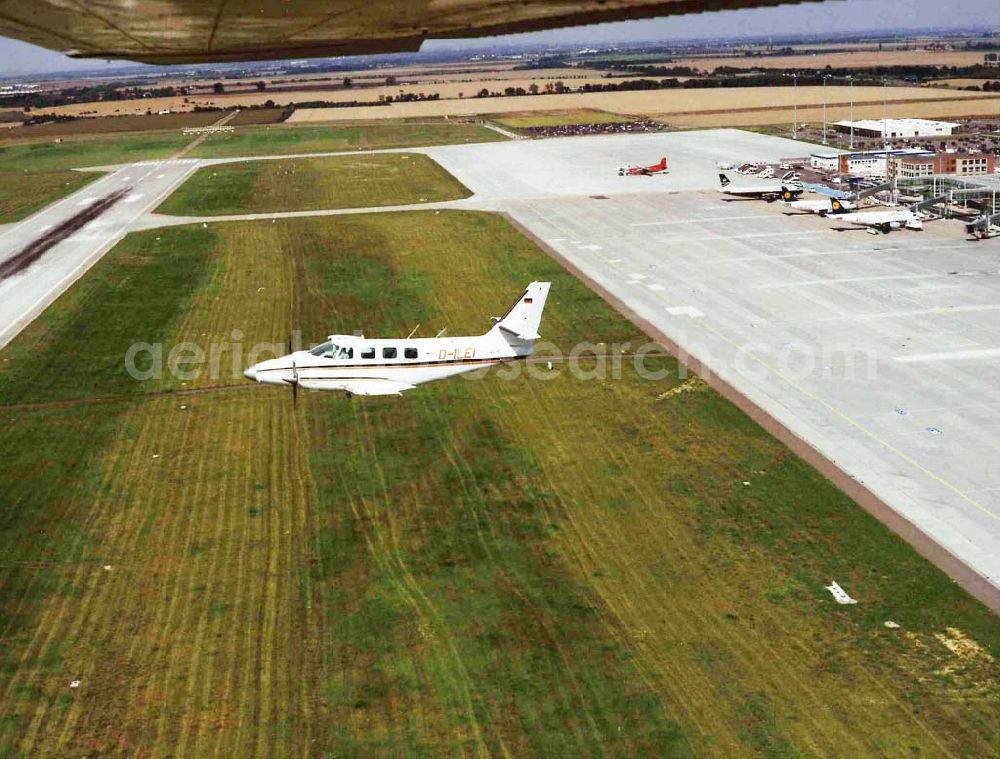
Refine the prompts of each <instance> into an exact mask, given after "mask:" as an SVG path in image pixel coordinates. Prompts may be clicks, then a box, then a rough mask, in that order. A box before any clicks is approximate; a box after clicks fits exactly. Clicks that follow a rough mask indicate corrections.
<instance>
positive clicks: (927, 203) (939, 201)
mask: <svg viewBox="0 0 1000 759" xmlns="http://www.w3.org/2000/svg"><path fill="white" fill-rule="evenodd" d="M934 206H941V211H939V212H938V216H947V214H948V196H947V195H938V196H937V197H936V198H928V199H927V200H921V201H920V202H919V203H914V204H913V205H912V206H910V210H911V211H913V212H914V213H916V212H917V211H926V210H928V209H930V208H933V207H934Z"/></svg>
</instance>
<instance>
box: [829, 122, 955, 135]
mask: <svg viewBox="0 0 1000 759" xmlns="http://www.w3.org/2000/svg"><path fill="white" fill-rule="evenodd" d="M852 124H853V126H854V130H853V131H854V136H855V137H880V138H882V139H885V140H891V139H892V138H893V137H947V136H948V135H950V134H952V133H954V131H955V130H956V129H957V128H958V127H959V126H961V124H955V123H953V122H951V121H931V120H930V119H861V120H860V121H854V122H851V121H838V122H836V123H834V125H833V128H834V129H836V130H837V131H838V132H843V133H845V134H846V133H849V132H851V131H852V130H851V125H852Z"/></svg>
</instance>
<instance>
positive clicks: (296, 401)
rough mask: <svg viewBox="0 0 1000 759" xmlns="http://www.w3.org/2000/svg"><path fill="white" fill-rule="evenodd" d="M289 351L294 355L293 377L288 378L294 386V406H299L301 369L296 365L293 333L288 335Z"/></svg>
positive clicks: (289, 382)
mask: <svg viewBox="0 0 1000 759" xmlns="http://www.w3.org/2000/svg"><path fill="white" fill-rule="evenodd" d="M288 352H289V353H290V354H291V356H292V378H291V379H286V380H285V382H287V383H288V384H289V385H291V386H292V408H298V406H299V370H298V367H297V366H296V365H295V353H294V352H293V351H292V335H291V333H289V335H288Z"/></svg>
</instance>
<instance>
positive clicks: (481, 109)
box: [289, 87, 1000, 123]
mask: <svg viewBox="0 0 1000 759" xmlns="http://www.w3.org/2000/svg"><path fill="white" fill-rule="evenodd" d="M849 90H850V88H849V87H828V88H827V97H828V98H829V102H831V103H840V102H843V103H846V102H849V100H850V92H849ZM854 96H855V102H856V103H872V104H875V103H877V104H878V105H879V106H880V107H881V105H882V88H881V87H855V88H854ZM796 97H797V98H798V103H799V107H800V108H801V107H805V106H808V105H810V104H812V105H821V104H822V103H823V88H822V87H799V88H798V93H797V94H796V93H795V92H793V88H792V87H755V88H750V87H746V88H739V87H737V88H720V89H710V90H647V91H638V92H591V93H575V94H566V95H538V96H535V97H532V96H525V97H504V98H471V99H470V98H466V99H464V100H447V101H437V102H423V103H393V104H392V105H389V106H381V107H373V108H311V109H303V110H299V111H296V112H295V113H293V114H292V116H291V118H290V119H289V122H290V123H307V122H315V121H341V120H349V119H361V118H371V119H389V118H420V117H429V116H446V115H450V116H462V115H477V114H487V113H489V114H500V113H511V112H524V111H556V110H577V109H581V108H593V109H597V110H603V111H609V112H611V113H618V114H627V115H637V116H647V115H650V116H651V115H655V114H660V113H671V114H673V113H692V112H695V113H697V112H705V111H708V112H712V111H716V112H717V111H726V110H731V111H737V112H738V111H740V110H742V109H746V108H765V107H767V108H772V107H773V108H782V107H784V108H791V106H792V102H793V99H794V98H796ZM966 97H973V98H975V97H979V98H982V97H983V93H975V92H960V91H956V90H938V91H936V90H931V89H928V88H924V87H895V88H893V89H892V90H891V92H890V99H891V100H894V101H895V100H914V99H917V100H921V99H923V100H926V99H928V98H930V99H947V100H953V101H956V102H957V101H960V100H962V99H964V98H966ZM996 102H997V103H1000V97H998V98H997V100H996ZM973 112H976V111H973Z"/></svg>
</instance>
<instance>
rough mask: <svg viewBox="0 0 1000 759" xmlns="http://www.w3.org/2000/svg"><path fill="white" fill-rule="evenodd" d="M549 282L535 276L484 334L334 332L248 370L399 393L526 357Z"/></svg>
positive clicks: (344, 388)
mask: <svg viewBox="0 0 1000 759" xmlns="http://www.w3.org/2000/svg"><path fill="white" fill-rule="evenodd" d="M549 285H550V283H549V282H532V283H531V284H530V285H528V287H527V289H526V290H525V291H524V292H523V293H522V294H521V296H520V297H519V298H518V299H517V301H515V303H514V305H512V306H511V307H510V308H509V309H508V310H507V313H506V314H504V315H503V316H502V317H494V325H493V328H492V329H490V331H489V332H487V333H486V334H485V335H477V336H471V337H428V338H406V339H382V338H378V339H371V338H366V337H364V336H358V335H330V337H329V338H328V339H327V341H326V342H324V343H321V344H320V345H317V346H316V347H315V348H311V349H310V350H307V351H296V352H294V353H289V354H288V355H287V356H281V357H280V358H274V359H271V360H269V361H261V362H260V363H259V364H255V365H254V366H251V367H250V368H249V369H247V370H246V371H245V372H244V373H243V375H244V376H245V377H246V378H247V379H250V380H256V381H257V382H261V383H264V384H266V385H281V386H290V387H291V388H292V393H293V396H294V395H295V394H296V393H297V391H298V388H299V387H303V388H305V389H306V390H334V391H339V392H342V393H347V394H348V395H400V394H401V393H402V392H403V391H404V390H412V389H413V388H414V387H416V386H417V385H419V384H421V383H424V382H433V381H434V380H439V379H445V378H446V377H454V376H455V375H458V374H464V373H466V372H471V371H475V370H476V369H482V368H483V367H485V366H492V365H494V364H503V363H507V362H510V361H518V360H523V359H525V358H527V357H528V356H530V355H531V352H532V350H533V348H534V342H535V340H537V339H538V337H539V335H538V325H539V323H540V322H541V319H542V309H544V308H545V299H546V298H547V297H548V294H549Z"/></svg>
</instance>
